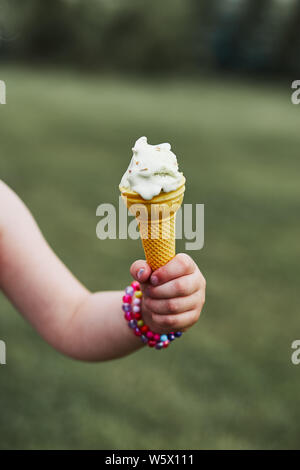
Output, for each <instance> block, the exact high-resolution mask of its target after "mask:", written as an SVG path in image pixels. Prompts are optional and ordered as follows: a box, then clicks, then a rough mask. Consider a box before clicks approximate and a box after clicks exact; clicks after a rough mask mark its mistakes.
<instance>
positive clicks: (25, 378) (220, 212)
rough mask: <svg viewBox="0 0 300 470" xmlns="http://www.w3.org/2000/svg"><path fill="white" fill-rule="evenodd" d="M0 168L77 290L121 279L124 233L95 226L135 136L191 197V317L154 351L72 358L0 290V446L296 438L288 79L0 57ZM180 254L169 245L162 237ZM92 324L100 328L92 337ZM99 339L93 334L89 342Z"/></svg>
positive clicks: (129, 251)
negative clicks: (3, 356) (127, 72)
mask: <svg viewBox="0 0 300 470" xmlns="http://www.w3.org/2000/svg"><path fill="white" fill-rule="evenodd" d="M0 75H1V76H0V78H1V79H2V80H5V81H6V84H7V105H6V106H1V107H0V126H1V158H0V165H1V178H2V179H3V180H4V181H6V182H7V183H8V184H9V185H11V186H12V187H13V188H14V189H15V190H16V192H17V193H18V194H19V195H20V196H21V197H22V198H23V199H24V201H25V202H26V203H27V204H28V206H29V207H30V209H31V210H32V212H33V214H34V216H35V217H36V219H37V221H38V223H39V224H40V227H41V229H42V231H43V233H44V234H45V236H46V238H47V239H48V241H49V242H50V244H51V245H52V247H53V248H54V250H55V251H56V252H57V253H58V255H59V256H60V257H61V258H62V259H63V261H64V262H65V263H66V264H67V265H68V266H69V267H70V268H71V269H72V271H73V272H74V273H75V274H76V275H77V276H78V277H79V278H80V279H81V280H82V281H83V282H84V283H86V285H87V286H88V287H89V288H90V289H93V290H101V289H115V288H120V289H121V288H123V287H125V286H126V284H127V283H128V281H129V273H128V268H129V266H130V264H131V262H132V261H133V260H135V259H136V258H138V257H141V256H143V252H142V249H141V247H140V244H139V242H135V241H130V240H128V241H126V240H120V241H119V240H112V241H100V240H98V239H97V238H96V235H95V229H96V224H97V218H96V215H95V211H96V207H97V206H98V205H99V204H100V203H102V202H111V203H117V201H118V196H119V195H118V183H119V180H120V177H121V175H122V173H123V170H124V169H125V168H126V166H127V164H128V161H129V158H130V156H131V151H130V149H131V146H132V144H133V142H134V141H135V139H136V138H137V137H140V136H141V135H147V136H148V138H149V141H150V142H153V143H157V142H161V141H170V142H171V143H172V144H173V148H174V151H175V153H176V154H177V155H178V158H179V162H180V164H181V167H182V169H183V171H184V173H185V175H186V177H187V181H188V185H187V191H186V197H185V201H186V202H190V203H191V202H193V203H204V204H205V247H204V249H203V250H201V251H200V252H192V253H191V255H192V256H194V258H195V260H196V261H197V262H198V263H199V265H200V267H201V269H202V271H203V273H204V274H205V276H206V278H207V303H206V306H205V309H204V312H203V316H202V318H201V321H200V322H199V324H198V325H197V326H196V327H194V328H193V329H192V330H190V331H189V332H188V333H187V334H186V335H185V336H184V337H183V338H182V339H181V340H178V341H177V342H176V344H175V345H173V346H172V347H171V348H170V349H169V350H166V351H164V352H154V351H150V350H147V349H145V350H143V351H142V352H139V353H137V354H134V355H132V356H129V357H127V358H124V359H122V360H118V361H113V362H108V363H104V364H96V365H95V364H94V365H91V364H82V363H78V362H75V361H72V360H70V359H68V358H64V357H62V356H60V355H59V354H58V353H57V352H56V351H54V350H52V349H51V348H50V347H49V346H48V345H47V344H45V343H44V342H43V341H42V340H41V339H40V338H39V337H38V336H37V334H36V333H35V332H34V331H33V330H32V329H31V327H30V326H29V325H28V324H26V323H25V322H24V320H23V319H22V318H21V317H20V316H19V315H18V314H17V313H16V312H15V310H14V308H13V307H12V306H11V305H10V304H9V303H8V301H7V300H6V299H5V297H4V296H2V297H1V298H0V310H1V331H0V338H1V339H4V340H5V341H6V343H7V365H6V366H1V367H0V394H1V423H2V424H1V428H0V447H1V448H3V449H4V448H14V449H15V448H26V449H32V448H34V449H48V448H56V449H62V448H71V449H75V448H78V449H79V448H104V449H105V448H110V449H118V448H119V449H128V448H129V449H132V448H147V449H151V448H161V449H163V448H173V449H177V448H183V449H193V448H200V449H203V448H211V449H232V448H234V449H245V448H251V449H259V448H299V434H300V408H299V385H300V366H298V367H297V366H293V365H292V364H291V361H290V355H291V349H290V345H291V342H292V341H293V340H294V339H298V338H300V326H299V287H298V278H299V256H300V243H299V236H300V221H299V211H300V187H299V171H300V159H299V143H300V137H299V119H300V115H299V112H300V110H299V108H298V107H297V106H292V105H291V103H290V89H289V84H287V86H286V89H284V88H282V89H280V88H273V87H271V88H270V87H268V86H267V85H257V84H249V83H248V84H246V83H244V84H243V83H239V82H236V83H235V82H221V81H216V80H212V81H199V82H198V83H196V82H185V81H178V82H175V81H174V82H168V83H167V82H166V83H153V82H152V83H151V82H149V83H146V82H142V81H137V80H136V81H130V80H129V79H127V80H124V81H121V80H117V79H109V78H97V77H89V76H84V75H77V76H75V75H72V74H71V73H70V74H69V73H62V72H60V73H58V72H57V73H55V72H51V71H42V70H36V71H30V70H27V69H26V70H25V69H24V70H23V69H17V68H4V69H3V68H2V70H1V72H0ZM178 249H179V250H184V244H183V242H180V243H179V244H178ZM104 334H105V332H104ZM99 341H101V338H99Z"/></svg>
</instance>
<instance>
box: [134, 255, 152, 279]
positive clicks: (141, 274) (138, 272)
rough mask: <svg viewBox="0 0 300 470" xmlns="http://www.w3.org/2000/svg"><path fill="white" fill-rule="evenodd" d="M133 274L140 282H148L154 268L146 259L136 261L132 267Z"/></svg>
mask: <svg viewBox="0 0 300 470" xmlns="http://www.w3.org/2000/svg"><path fill="white" fill-rule="evenodd" d="M130 274H131V276H132V277H133V278H134V279H135V280H136V281H138V282H142V283H143V282H147V281H148V279H149V277H150V276H151V274H152V270H151V268H150V266H149V264H147V263H146V261H143V260H138V261H135V262H134V263H133V264H132V265H131V268H130Z"/></svg>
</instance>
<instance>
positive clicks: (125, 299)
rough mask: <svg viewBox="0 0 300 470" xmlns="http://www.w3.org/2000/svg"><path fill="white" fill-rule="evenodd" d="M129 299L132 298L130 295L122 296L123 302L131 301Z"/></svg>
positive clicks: (128, 302)
mask: <svg viewBox="0 0 300 470" xmlns="http://www.w3.org/2000/svg"><path fill="white" fill-rule="evenodd" d="M131 300H132V297H131V295H128V294H126V295H124V296H123V302H124V303H125V304H130V303H131Z"/></svg>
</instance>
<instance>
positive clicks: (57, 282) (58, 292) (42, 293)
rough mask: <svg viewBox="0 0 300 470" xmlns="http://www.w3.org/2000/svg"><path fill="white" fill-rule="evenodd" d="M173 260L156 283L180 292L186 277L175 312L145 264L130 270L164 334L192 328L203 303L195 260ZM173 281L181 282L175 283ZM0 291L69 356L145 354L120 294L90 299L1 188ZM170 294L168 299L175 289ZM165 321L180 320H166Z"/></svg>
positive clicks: (11, 196)
mask: <svg viewBox="0 0 300 470" xmlns="http://www.w3.org/2000/svg"><path fill="white" fill-rule="evenodd" d="M183 256H184V255H183ZM176 258H177V257H176ZM176 258H175V260H176ZM186 258H188V259H189V260H190V258H189V257H187V256H186ZM175 260H172V262H170V263H169V265H171V269H170V268H169V272H168V271H167V268H166V267H164V268H161V270H162V271H160V270H158V271H157V273H158V278H159V281H158V282H159V283H160V284H165V285H167V284H166V283H169V284H170V283H172V282H177V285H178V286H179V280H178V277H179V276H183V277H181V281H180V287H181V293H180V296H182V295H184V296H185V297H184V298H185V299H187V300H186V301H185V302H184V301H183V302H182V299H178V301H179V302H178V301H177V304H176V305H177V311H175V302H174V301H173V304H172V305H171V303H170V301H168V300H165V299H166V298H167V297H166V292H165V291H164V290H162V291H161V294H160V293H159V291H158V290H157V289H163V285H162V286H161V287H152V288H151V287H150V283H146V281H148V279H149V277H150V275H151V270H150V268H149V266H148V265H147V264H146V263H145V262H144V261H142V262H136V263H135V264H134V265H133V267H132V274H133V276H134V277H137V273H138V272H140V271H141V268H142V269H143V271H141V272H140V279H139V280H140V281H142V282H145V284H144V285H143V288H144V291H145V297H144V308H145V314H146V315H148V319H149V321H150V322H151V321H152V325H153V327H157V329H158V330H159V329H161V330H163V331H165V328H166V327H168V325H169V324H170V326H171V324H172V328H171V330H173V329H175V330H176V329H177V328H184V327H189V326H191V325H192V324H193V323H195V321H196V320H197V319H198V317H199V314H200V311H201V308H202V305H203V303H204V290H205V289H204V288H205V286H204V281H203V276H202V275H201V274H200V272H199V270H198V268H196V267H195V265H194V264H192V263H193V262H192V260H191V261H190V263H187V262H186V261H185V262H183V261H182V259H181V260H180V259H178V261H177V262H176V261H175ZM171 263H172V264H171ZM167 266H168V265H167ZM159 271H160V272H162V273H163V275H164V278H163V277H161V276H162V275H160V273H159ZM164 273H165V274H164ZM184 277H185V278H186V281H185V280H184ZM173 278H176V280H175V281H172V279H173ZM187 285H191V287H190V288H188V287H187ZM0 287H1V289H2V290H3V291H4V293H5V294H6V295H7V297H8V298H9V299H10V300H11V301H12V303H13V304H14V305H15V306H16V308H17V309H18V310H19V311H20V312H21V313H22V314H23V316H24V317H25V318H26V319H27V320H28V321H29V322H30V323H31V324H32V325H33V326H34V328H35V329H36V330H37V331H38V332H39V333H40V335H41V336H42V337H43V338H44V339H45V340H46V341H47V342H49V343H50V344H51V345H52V346H53V347H55V348H56V349H57V350H59V351H61V352H63V353H64V354H67V355H69V356H71V357H74V358H77V359H82V360H90V361H94V360H106V359H112V358H116V357H121V356H124V355H126V354H128V353H130V352H132V351H134V350H136V349H138V348H140V347H141V341H140V340H139V338H136V337H135V336H134V335H133V334H132V331H131V330H130V329H129V328H128V326H127V322H126V321H125V320H124V318H123V313H122V310H121V299H122V292H101V293H100V292H99V293H96V294H92V293H91V292H89V291H88V290H87V289H86V288H85V287H84V286H83V285H82V284H81V283H80V282H79V281H78V280H77V279H75V277H74V276H73V275H72V274H71V273H70V271H69V270H68V269H67V268H66V266H64V264H63V263H62V262H61V261H60V260H59V259H58V258H57V256H56V255H55V254H54V252H53V251H52V250H51V248H50V247H49V245H48V244H47V243H46V241H45V239H44V238H43V236H42V234H41V232H40V231H39V229H38V226H37V225H36V223H35V221H34V219H33V217H32V216H31V214H30V212H29V211H28V209H27V208H26V206H25V205H24V204H23V202H22V201H21V200H20V199H19V198H18V196H17V195H16V194H15V193H14V192H13V191H12V190H10V189H9V188H8V187H7V186H6V185H5V184H4V183H3V182H1V181H0ZM173 287H174V286H173ZM146 288H147V289H149V292H147V291H146ZM151 289H152V292H150V290H151ZM153 289H154V290H153ZM167 290H168V291H169V292H170V286H169V288H168V289H167ZM191 290H193V293H192V291H191ZM171 291H172V289H171ZM200 291H201V292H200ZM172 292H173V291H172ZM174 295H175V294H174V292H173V293H172V296H174ZM155 296H156V297H155ZM152 297H153V299H152ZM159 298H160V299H161V300H159ZM151 299H152V300H151ZM154 299H156V300H154ZM191 299H192V300H191ZM151 301H152V304H151V305H150V303H151ZM153 302H154V303H153ZM166 302H167V303H166ZM150 306H152V307H153V308H152V311H150V310H149V307H150ZM170 306H171V307H172V308H171V309H170V308H169V307H170ZM179 306H180V314H179V315H174V314H176V313H179V311H178V308H179ZM157 309H158V310H157ZM181 312H185V313H181ZM157 315H162V317H161V318H162V320H163V321H161V322H159V321H156V318H157ZM166 316H169V317H170V316H172V317H177V319H176V321H174V319H173V320H172V319H171V320H166ZM159 318H160V317H159ZM168 321H169V323H168ZM150 326H151V325H150ZM169 330H170V328H169Z"/></svg>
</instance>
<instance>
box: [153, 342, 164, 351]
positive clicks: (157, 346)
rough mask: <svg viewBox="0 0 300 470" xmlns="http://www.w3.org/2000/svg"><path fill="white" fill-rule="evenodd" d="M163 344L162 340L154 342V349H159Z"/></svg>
mask: <svg viewBox="0 0 300 470" xmlns="http://www.w3.org/2000/svg"><path fill="white" fill-rule="evenodd" d="M163 346H164V343H162V342H160V343H156V345H155V349H161V348H162V347H163Z"/></svg>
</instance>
